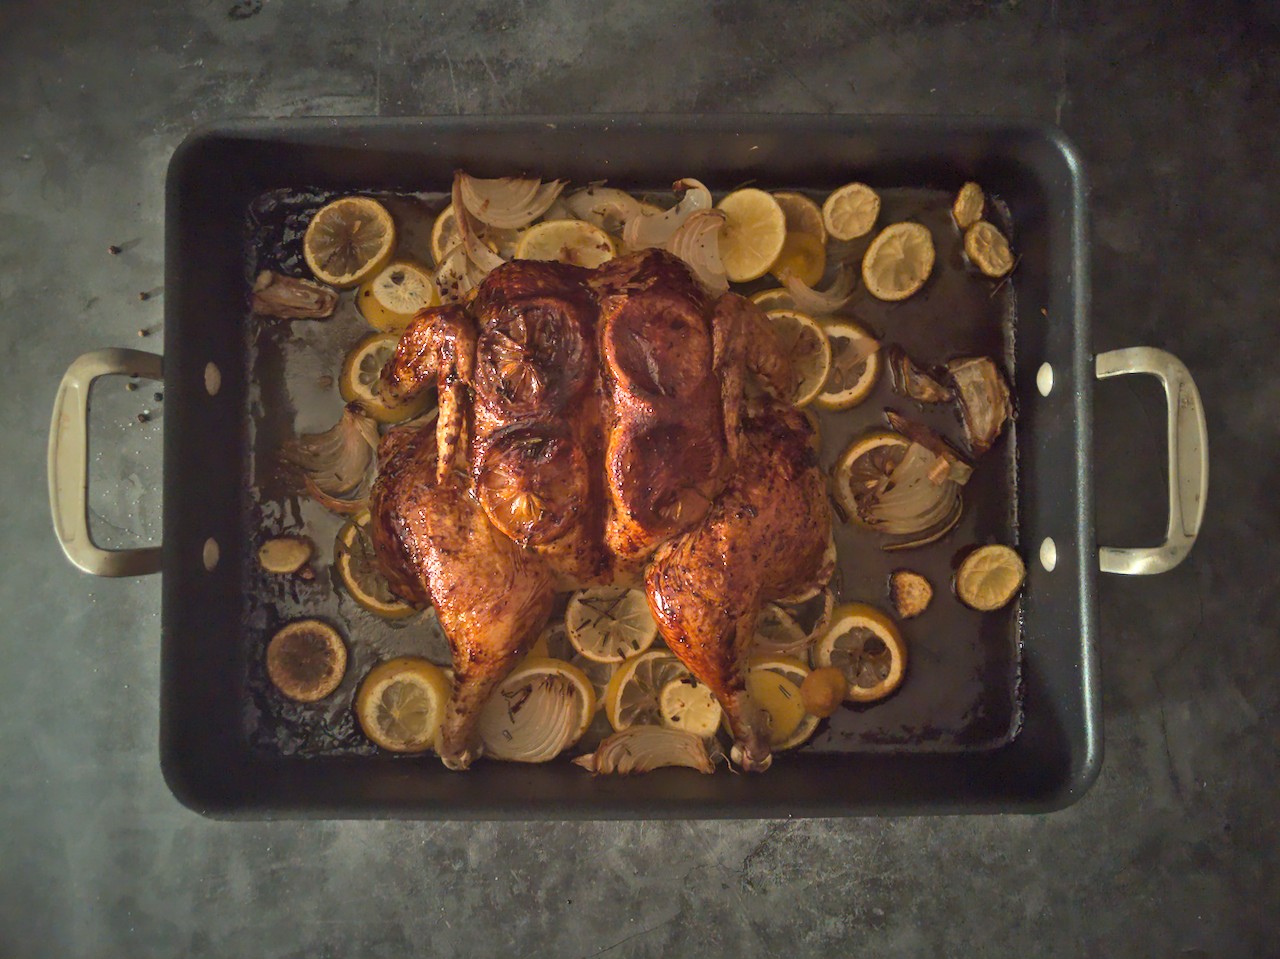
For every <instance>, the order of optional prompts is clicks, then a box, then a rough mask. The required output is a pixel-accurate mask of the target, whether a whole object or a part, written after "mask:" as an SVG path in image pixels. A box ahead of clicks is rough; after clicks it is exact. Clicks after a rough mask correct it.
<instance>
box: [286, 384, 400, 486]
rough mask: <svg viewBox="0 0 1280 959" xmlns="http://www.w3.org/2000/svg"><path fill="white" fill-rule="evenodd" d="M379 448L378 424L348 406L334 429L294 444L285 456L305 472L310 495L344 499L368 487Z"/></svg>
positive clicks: (311, 434) (312, 435) (354, 406)
mask: <svg viewBox="0 0 1280 959" xmlns="http://www.w3.org/2000/svg"><path fill="white" fill-rule="evenodd" d="M377 447H378V424H377V423H376V422H375V421H374V420H373V419H372V418H371V417H369V416H366V415H365V414H364V413H363V412H361V410H360V408H359V406H358V405H357V404H355V403H348V404H347V406H346V408H345V409H344V410H343V411H342V416H341V418H339V420H338V422H337V423H335V424H334V425H333V426H332V427H330V428H329V429H327V430H325V431H324V432H323V433H304V434H303V435H302V436H299V437H298V438H297V439H293V440H290V441H289V442H287V443H286V444H285V445H284V448H283V450H282V451H281V456H282V457H283V459H284V461H285V462H286V463H288V464H290V465H291V466H294V467H296V468H297V469H299V470H301V471H302V474H303V485H304V487H305V488H306V489H308V491H310V490H313V489H314V490H316V491H318V492H319V493H320V494H321V495H323V496H328V497H342V496H345V495H346V494H349V493H351V492H352V491H361V490H365V489H366V488H367V487H368V485H369V483H370V482H371V475H370V474H371V472H372V470H371V467H372V466H373V461H374V454H375V452H376V450H377Z"/></svg>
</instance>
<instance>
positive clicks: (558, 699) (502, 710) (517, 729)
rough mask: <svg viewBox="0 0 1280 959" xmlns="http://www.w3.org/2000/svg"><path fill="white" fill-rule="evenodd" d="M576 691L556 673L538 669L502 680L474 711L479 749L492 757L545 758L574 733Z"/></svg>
mask: <svg viewBox="0 0 1280 959" xmlns="http://www.w3.org/2000/svg"><path fill="white" fill-rule="evenodd" d="M579 695H580V692H579V691H578V690H577V688H576V687H574V686H573V684H572V683H571V682H570V681H569V680H567V679H565V678H564V677H562V676H556V675H547V674H543V675H539V676H536V677H531V678H528V679H525V680H523V681H519V680H517V681H515V682H512V681H510V680H508V681H507V682H506V683H504V684H503V685H502V686H500V687H499V688H498V690H497V692H495V693H494V694H493V695H492V696H491V697H490V698H489V701H488V702H487V703H486V704H485V707H484V709H483V710H482V711H481V713H480V721H479V724H478V726H477V730H478V732H479V735H480V741H481V742H482V743H483V744H484V751H485V753H486V754H487V755H489V756H492V757H493V758H494V759H502V760H506V761H507V762H517V763H545V762H549V761H551V760H552V759H555V758H556V757H557V756H559V755H560V753H562V752H563V751H564V750H565V749H566V748H567V747H569V746H571V745H573V743H574V742H575V741H576V739H577V733H578V727H579V718H578V713H579V712H580V710H579V709H578V708H576V706H575V702H574V699H575V697H577V696H579Z"/></svg>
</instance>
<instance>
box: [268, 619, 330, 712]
mask: <svg viewBox="0 0 1280 959" xmlns="http://www.w3.org/2000/svg"><path fill="white" fill-rule="evenodd" d="M346 671H347V647H346V646H345V645H344V644H343V642H342V637H341V636H339V635H338V631H337V630H336V629H334V628H333V627H332V626H330V625H329V624H328V623H322V622H320V620H318V619H299V620H295V621H294V622H292V623H289V625H287V626H285V627H284V628H283V629H281V630H280V631H279V632H277V633H276V634H275V635H274V636H272V637H271V642H269V643H268V644H267V676H268V677H269V678H270V680H271V682H272V683H274V684H275V687H276V688H277V689H278V690H280V692H282V693H284V694H285V695H286V696H288V697H289V698H290V699H293V700H296V701H297V702H300V703H314V702H315V701H316V700H318V699H324V698H325V697H326V696H328V695H329V694H330V693H332V692H333V691H334V690H335V689H337V688H338V685H339V684H340V683H341V682H342V677H343V675H344V674H345V673H346Z"/></svg>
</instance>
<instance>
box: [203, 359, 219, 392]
mask: <svg viewBox="0 0 1280 959" xmlns="http://www.w3.org/2000/svg"><path fill="white" fill-rule="evenodd" d="M204 388H205V392H206V393H208V394H209V395H210V396H217V395H218V390H220V389H222V370H220V369H218V368H217V366H215V365H214V364H212V363H206V364H205V366H204Z"/></svg>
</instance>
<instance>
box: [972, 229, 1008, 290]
mask: <svg viewBox="0 0 1280 959" xmlns="http://www.w3.org/2000/svg"><path fill="white" fill-rule="evenodd" d="M964 255H965V256H967V257H968V258H969V261H970V262H971V263H972V264H973V265H974V266H976V267H977V268H978V269H979V270H981V271H982V272H983V273H985V274H986V275H987V276H989V277H991V278H992V279H998V278H999V277H1002V276H1004V275H1005V274H1006V273H1008V272H1009V271H1010V270H1012V269H1013V251H1012V250H1010V249H1009V241H1008V240H1006V239H1005V238H1004V234H1003V233H1001V232H1000V228H999V227H997V226H996V225H995V224H994V223H988V222H987V221H986V220H979V221H978V222H977V223H975V224H973V226H971V227H969V229H967V230H965V231H964Z"/></svg>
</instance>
